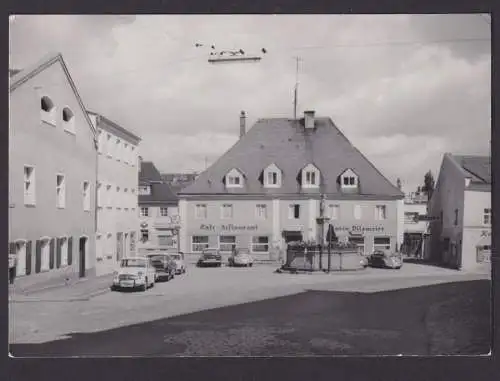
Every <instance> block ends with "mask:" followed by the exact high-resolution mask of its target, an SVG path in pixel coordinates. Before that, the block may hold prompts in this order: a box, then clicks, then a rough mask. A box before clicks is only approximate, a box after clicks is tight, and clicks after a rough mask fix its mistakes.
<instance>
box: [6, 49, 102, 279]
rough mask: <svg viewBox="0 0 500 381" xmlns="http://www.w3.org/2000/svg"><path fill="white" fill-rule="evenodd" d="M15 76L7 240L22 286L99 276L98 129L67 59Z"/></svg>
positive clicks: (57, 57) (56, 57)
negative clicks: (54, 279) (96, 212)
mask: <svg viewBox="0 0 500 381" xmlns="http://www.w3.org/2000/svg"><path fill="white" fill-rule="evenodd" d="M12 73H14V75H13V76H11V77H10V87H9V93H10V107H9V109H10V124H9V242H10V248H9V249H10V252H11V253H13V254H16V255H17V275H18V277H19V278H18V284H19V285H21V287H22V286H23V285H25V286H29V287H31V286H33V287H38V285H41V284H43V283H44V282H47V281H53V278H61V279H66V278H72V277H75V278H78V277H87V276H90V275H93V274H94V273H95V231H96V214H95V192H96V181H97V141H96V130H95V128H94V125H93V124H92V122H91V120H90V119H89V116H88V114H87V112H86V109H85V106H84V104H83V102H82V99H81V98H80V95H79V94H78V90H77V88H76V86H75V83H74V82H73V79H72V78H71V75H70V73H69V70H68V67H67V66H66V63H65V62H64V59H63V57H62V55H61V54H51V55H48V56H47V57H45V58H44V59H42V60H41V61H39V62H37V63H35V64H34V65H33V66H31V67H27V68H25V69H23V70H21V71H18V70H17V71H14V72H9V74H12Z"/></svg>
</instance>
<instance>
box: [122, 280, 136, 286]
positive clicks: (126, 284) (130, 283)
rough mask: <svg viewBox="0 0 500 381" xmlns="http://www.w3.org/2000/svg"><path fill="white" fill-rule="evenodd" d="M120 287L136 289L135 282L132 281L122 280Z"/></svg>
mask: <svg viewBox="0 0 500 381" xmlns="http://www.w3.org/2000/svg"><path fill="white" fill-rule="evenodd" d="M120 287H134V282H133V281H130V280H122V281H121V282H120Z"/></svg>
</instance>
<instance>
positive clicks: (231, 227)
mask: <svg viewBox="0 0 500 381" xmlns="http://www.w3.org/2000/svg"><path fill="white" fill-rule="evenodd" d="M258 229H259V227H258V225H257V224H254V225H234V224H222V225H214V224H201V225H200V230H208V231H218V230H221V231H255V230H258Z"/></svg>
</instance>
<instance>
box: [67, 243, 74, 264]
mask: <svg viewBox="0 0 500 381" xmlns="http://www.w3.org/2000/svg"><path fill="white" fill-rule="evenodd" d="M72 263H73V237H69V238H68V266H71V264H72Z"/></svg>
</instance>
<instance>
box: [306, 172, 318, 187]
mask: <svg viewBox="0 0 500 381" xmlns="http://www.w3.org/2000/svg"><path fill="white" fill-rule="evenodd" d="M306 184H307V185H316V173H315V172H310V171H308V172H306Z"/></svg>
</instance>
